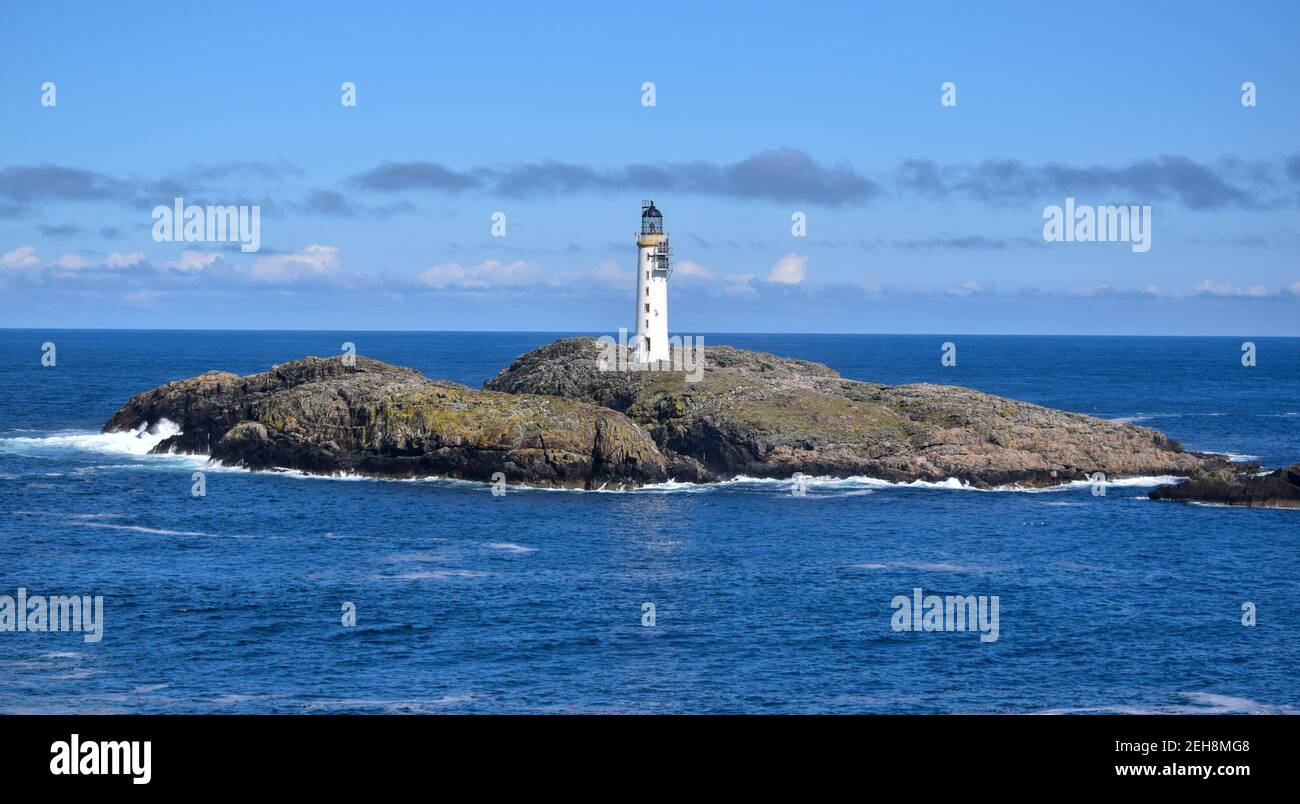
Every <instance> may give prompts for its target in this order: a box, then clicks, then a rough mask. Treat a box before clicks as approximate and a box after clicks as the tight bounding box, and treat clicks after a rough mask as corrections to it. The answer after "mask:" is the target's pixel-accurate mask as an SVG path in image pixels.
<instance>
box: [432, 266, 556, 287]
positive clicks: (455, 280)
mask: <svg viewBox="0 0 1300 804" xmlns="http://www.w3.org/2000/svg"><path fill="white" fill-rule="evenodd" d="M419 280H420V281H421V282H423V283H424V284H426V285H428V286H429V287H431V288H445V287H458V288H489V287H499V286H501V285H529V284H534V283H536V282H539V281H540V280H541V269H540V268H538V267H537V266H536V265H534V264H532V263H530V262H528V261H527V260H515V261H514V262H512V263H510V264H509V265H507V264H504V263H501V262H498V261H497V260H488V261H487V262H481V263H479V264H478V265H469V266H465V265H461V264H460V263H458V262H446V263H443V264H441V265H435V266H433V267H432V268H426V269H425V270H423V271H421V272H420V273H419Z"/></svg>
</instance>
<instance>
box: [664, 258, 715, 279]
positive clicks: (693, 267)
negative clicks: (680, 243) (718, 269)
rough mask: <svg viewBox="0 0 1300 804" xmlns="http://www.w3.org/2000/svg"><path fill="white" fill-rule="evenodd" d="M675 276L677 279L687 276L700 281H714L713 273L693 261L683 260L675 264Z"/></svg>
mask: <svg viewBox="0 0 1300 804" xmlns="http://www.w3.org/2000/svg"><path fill="white" fill-rule="evenodd" d="M673 276H675V277H681V276H685V277H691V278H698V279H712V278H713V272H712V271H710V270H709V269H708V268H705V267H704V266H703V265H700V264H699V263H698V262H693V261H691V260H681V261H679V262H677V263H674V264H673Z"/></svg>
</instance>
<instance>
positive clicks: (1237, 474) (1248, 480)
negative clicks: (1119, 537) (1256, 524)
mask: <svg viewBox="0 0 1300 804" xmlns="http://www.w3.org/2000/svg"><path fill="white" fill-rule="evenodd" d="M1258 469H1259V466H1258V465H1256V464H1244V465H1240V466H1235V467H1232V468H1220V469H1214V470H1211V471H1205V472H1199V473H1197V474H1195V475H1192V476H1191V477H1189V478H1188V479H1187V480H1184V481H1183V482H1181V483H1177V484H1174V485H1172V486H1161V487H1159V488H1157V489H1153V490H1152V491H1151V492H1150V497H1151V499H1153V500H1181V501H1183V502H1204V503H1216V504H1219V505H1244V506H1248V507H1251V508H1300V463H1297V464H1294V465H1292V466H1284V467H1282V468H1281V469H1277V470H1275V471H1272V472H1268V473H1266V474H1261V473H1260V472H1259V471H1258Z"/></svg>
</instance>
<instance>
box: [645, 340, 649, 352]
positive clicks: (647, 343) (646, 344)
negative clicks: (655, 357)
mask: <svg viewBox="0 0 1300 804" xmlns="http://www.w3.org/2000/svg"><path fill="white" fill-rule="evenodd" d="M645 350H646V352H649V351H650V339H649V338H646V339H645Z"/></svg>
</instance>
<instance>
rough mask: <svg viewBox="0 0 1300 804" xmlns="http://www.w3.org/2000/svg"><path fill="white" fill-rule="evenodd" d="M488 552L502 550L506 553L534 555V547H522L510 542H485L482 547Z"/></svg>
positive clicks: (535, 549)
mask: <svg viewBox="0 0 1300 804" xmlns="http://www.w3.org/2000/svg"><path fill="white" fill-rule="evenodd" d="M483 546H484V547H486V548H488V549H489V550H504V551H505V552H507V553H536V552H537V548H536V547H524V546H523V545H521V544H514V543H512V542H487V543H485V544H484V545H483Z"/></svg>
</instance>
